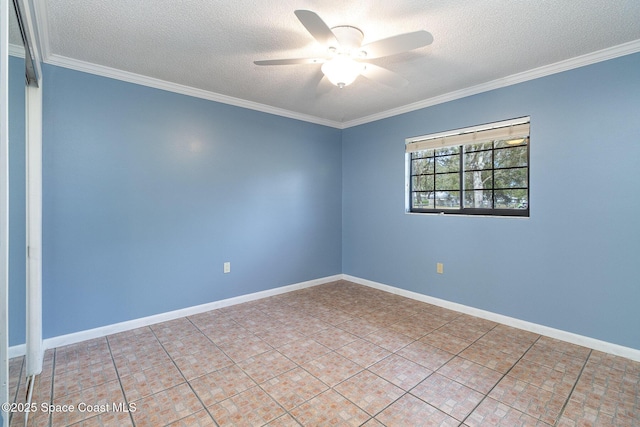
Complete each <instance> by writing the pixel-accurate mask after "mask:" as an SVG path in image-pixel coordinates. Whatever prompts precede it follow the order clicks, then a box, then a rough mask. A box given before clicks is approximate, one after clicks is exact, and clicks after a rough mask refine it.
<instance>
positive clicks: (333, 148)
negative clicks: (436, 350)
mask: <svg viewBox="0 0 640 427" xmlns="http://www.w3.org/2000/svg"><path fill="white" fill-rule="evenodd" d="M639 69H640V54H635V55H631V56H626V57H622V58H618V59H615V60H611V61H607V62H603V63H599V64H595V65H591V66H588V67H584V68H580V69H576V70H572V71H568V72H565V73H561V74H556V75H553V76H549V77H545V78H542V79H538V80H534V81H530V82H526V83H522V84H518V85H514V86H510V87H507V88H503V89H500V90H494V91H491V92H487V93H483V94H479V95H476V96H471V97H468V98H464V99H460V100H456V101H452V102H449V103H445V104H441V105H437V106H434V107H430V108H425V109H422V110H419V111H415V112H412V113H407V114H403V115H400V116H396V117H392V118H389V119H385V120H380V121H377V122H373V123H369V124H366V125H362V126H357V127H353V128H349V129H346V130H344V131H339V130H336V129H331V128H327V127H323V126H318V125H313V124H309V123H304V122H300V121H296V120H291V119H286V118H281V117H278V116H273V115H268V114H264V113H260V112H255V111H250V110H245V109H241V108H236V107H232V106H228V105H222V104H218V103H215V102H210V101H205V100H201V99H195V98H190V97H187V96H182V95H177V94H173V93H168V92H164V91H161V90H156V89H151V88H147V87H142V86H137V85H133V84H128V83H124V82H121V81H115V80H111V79H106V78H102V77H97V76H93V75H89V74H84V73H80V72H75V71H71V70H67V69H63V68H58V67H53V66H47V65H45V67H44V79H45V85H44V88H45V89H44V123H43V125H44V135H43V145H44V153H43V154H44V167H43V168H44V170H43V173H44V212H43V214H44V224H43V226H44V230H43V231H44V247H43V252H44V253H43V256H44V266H43V282H44V283H43V304H44V312H43V321H44V337H45V338H48V337H53V336H58V335H62V334H67V333H72V332H76V331H81V330H86V329H90V328H94V327H99V326H104V325H108V324H112V323H116V322H121V321H126V320H130V319H135V318H139V317H143V316H148V315H153V314H157V313H162V312H166V311H169V310H174V309H179V308H184V307H189V306H192V305H196V304H202V303H206V302H209V301H216V300H220V299H223V298H228V297H233V296H237V295H243V294H247V293H251V292H256V291H260V290H265V289H270V288H274V287H278V286H282V285H287V284H291V283H297V282H301V281H305V280H310V279H315V278H319V277H325V276H329V275H333V274H337V273H341V272H342V273H345V274H350V275H354V276H357V277H362V278H366V279H370V280H374V281H378V282H381V283H385V284H389V285H392V286H397V287H400V288H403V289H407V290H411V291H415V292H419V293H423V294H426V295H431V296H434V297H438V298H443V299H446V300H449V301H454V302H458V303H462V304H466V305H469V306H473V307H477V308H481V309H485V310H489V311H492V312H495V313H500V314H504V315H507V316H512V317H516V318H519V319H523V320H527V321H531V322H535V323H539V324H542V325H547V326H550V327H554V328H558V329H562V330H566V331H570V332H574V333H578V334H582V335H586V336H589V337H593V338H597V339H602V340H605V341H609V342H613V343H617V344H621V345H624V346H629V347H632V348H640V327H638V325H640V310H638V308H637V302H638V301H640V281H639V280H638V279H637V274H636V269H637V267H636V266H637V262H638V254H640V221H638V219H637V217H638V212H640V197H638V196H637V189H638V188H640V172H639V171H640V168H639V167H638V165H640V124H639V120H638V117H640V79H638V73H637V70H639ZM525 115H528V116H531V198H530V200H531V217H530V218H528V219H516V218H483V217H449V216H431V215H429V216H424V215H407V214H405V213H404V151H403V150H404V139H405V138H406V137H410V136H416V135H421V134H427V133H432V132H438V131H443V130H449V129H455V128H460V127H467V126H472V125H476V124H481V123H486V122H492V121H498V120H504V119H509V118H514V117H519V116H525ZM19 155H20V154H19V153H18V156H19ZM15 173H18V172H15ZM12 206H13V205H12ZM13 227H14V224H12V232H13V230H14V228H13ZM17 227H18V228H20V227H23V225H20V224H18V225H17ZM225 261H230V262H231V263H232V272H231V274H223V273H222V263H223V262H225ZM436 262H442V263H444V268H445V274H443V275H438V274H436V273H435V264H436ZM22 280H23V279H22ZM14 296H15V297H18V294H15V295H13V296H12V298H13V297H14ZM20 298H21V301H20V302H19V304H21V305H22V307H23V306H24V296H21V297H20ZM11 308H12V310H13V308H14V301H13V300H12V302H11ZM13 313H18V311H15V310H14V311H13ZM21 316H22V317H21V318H22V319H23V318H24V313H22V314H21ZM11 328H12V337H14V336H15V337H23V336H24V325H23V323H20V322H17V321H13V318H12V323H11ZM16 339H17V338H16ZM19 342H23V341H15V340H14V341H12V344H15V343H19Z"/></svg>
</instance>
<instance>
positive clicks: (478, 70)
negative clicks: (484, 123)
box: [34, 0, 640, 127]
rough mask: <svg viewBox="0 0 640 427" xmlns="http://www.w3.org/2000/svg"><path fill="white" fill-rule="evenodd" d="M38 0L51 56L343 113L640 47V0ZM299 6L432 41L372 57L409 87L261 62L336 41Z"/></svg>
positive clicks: (343, 117) (388, 107)
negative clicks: (342, 83) (312, 31)
mask: <svg viewBox="0 0 640 427" xmlns="http://www.w3.org/2000/svg"><path fill="white" fill-rule="evenodd" d="M34 2H35V3H34V8H35V11H36V17H37V26H38V33H39V40H40V49H41V52H42V54H43V58H44V60H45V62H50V63H55V64H58V65H64V66H69V67H73V68H78V69H84V70H85V71H87V70H88V71H90V72H95V73H98V74H103V75H110V76H115V77H118V78H124V79H125V80H126V79H129V80H132V79H133V77H132V76H136V79H138V80H136V81H142V82H143V83H144V79H142V78H140V76H146V77H149V78H152V79H154V80H149V82H155V83H151V85H155V86H160V87H162V84H160V83H159V82H165V83H167V84H168V85H174V86H175V87H176V88H182V89H183V90H182V91H183V92H185V93H188V91H189V90H191V89H193V92H194V93H195V94H196V95H197V96H203V94H205V95H206V96H205V97H207V96H208V97H211V98H212V99H219V100H222V101H225V100H227V101H229V102H230V103H236V104H238V103H240V104H241V103H242V102H247V104H248V105H249V106H250V108H257V109H263V108H262V106H264V109H265V110H266V111H270V109H271V107H273V109H272V110H273V111H275V112H278V111H280V112H284V113H285V115H287V114H288V113H291V116H293V117H300V118H302V119H308V120H310V121H317V122H318V123H326V124H330V125H335V126H337V127H341V126H342V127H344V126H345V125H346V126H348V125H352V124H357V123H359V122H362V121H366V120H367V118H373V117H377V116H380V115H381V114H382V115H384V114H385V113H386V112H389V111H394V110H398V109H401V108H403V107H405V106H407V105H414V104H416V103H420V102H424V101H425V100H432V99H439V98H443V97H445V98H446V94H450V93H460V92H461V91H462V92H463V91H464V90H467V89H469V88H479V87H483V85H485V86H486V84H487V83H488V82H495V81H498V80H500V81H507V82H508V79H506V78H508V77H509V76H513V75H519V74H522V73H525V72H527V71H529V70H533V69H538V68H540V67H547V66H549V65H551V64H557V63H562V62H564V61H567V60H570V59H572V58H576V57H581V56H584V55H588V54H592V53H593V52H597V51H601V50H603V49H610V48H612V47H617V51H618V52H620V51H622V52H623V54H624V53H631V52H634V51H639V50H640V24H638V23H639V22H640V1H638V0H608V1H607V0H580V1H568V0H537V1H524V0H483V1H477V0H433V1H429V0H396V1H393V2H389V1H378V0H370V1H353V2H344V1H335V0H323V1H319V0H315V1H312V0H306V1H304V0H300V1H295V0H294V1H273V0H269V1H264V0H233V1H231V0H183V1H176V0H146V1H144V0H109V1H104V0H34ZM296 9H309V10H312V11H314V12H316V13H317V14H318V15H319V16H320V17H322V19H323V20H324V21H325V22H326V23H327V25H328V26H329V27H333V26H337V25H345V24H347V25H353V26H356V27H358V28H360V29H361V30H362V31H363V32H364V41H363V43H367V42H370V41H374V40H377V39H381V38H385V37H389V36H392V35H395V34H399V33H404V32H410V31H416V30H427V31H429V32H430V33H431V34H432V35H433V37H434V42H433V44H431V45H430V46H427V47H424V48H420V49H416V50H414V51H411V52H408V53H404V54H400V55H396V56H393V57H387V58H380V59H376V60H372V62H374V63H375V64H378V65H381V66H384V67H387V68H389V69H390V70H393V71H395V72H397V73H398V74H400V75H402V76H403V77H404V78H406V79H407V80H409V82H410V83H409V85H408V86H406V87H404V88H402V89H392V88H389V87H386V86H383V85H381V84H379V83H375V82H372V81H370V80H367V79H365V78H362V77H360V78H358V79H357V80H356V81H355V82H354V83H353V84H352V85H351V86H348V87H346V88H344V89H338V88H337V87H329V88H326V87H324V88H323V87H320V89H318V87H317V86H318V82H319V81H320V79H321V78H322V73H321V71H320V67H319V65H287V66H274V67H258V66H256V65H254V64H253V61H254V60H262V59H279V58H291V57H294V58H295V57H307V56H319V55H320V56H321V55H323V54H324V52H325V50H324V49H323V47H322V46H320V45H318V43H317V42H316V41H315V40H314V39H313V38H312V37H311V36H310V35H309V33H308V32H307V31H306V30H305V28H304V27H303V26H302V24H301V23H300V22H299V21H298V19H297V18H296V16H295V15H294V13H293V12H294V10H296ZM621 45H622V46H623V47H624V49H622V48H621V47H620V46H621ZM625 49H626V50H625ZM187 88H188V89H187ZM327 89H328V90H327ZM178 91H180V90H178Z"/></svg>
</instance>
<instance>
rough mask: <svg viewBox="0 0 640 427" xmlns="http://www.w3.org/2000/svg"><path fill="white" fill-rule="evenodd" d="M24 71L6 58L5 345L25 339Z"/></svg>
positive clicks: (21, 65) (14, 59)
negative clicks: (7, 341)
mask: <svg viewBox="0 0 640 427" xmlns="http://www.w3.org/2000/svg"><path fill="white" fill-rule="evenodd" d="M25 205H26V201H25V68H24V59H23V58H17V57H14V56H10V57H9V248H10V249H9V325H10V328H9V345H10V346H13V345H18V344H24V342H25V339H26V326H25V325H26V299H25V298H26V291H27V288H26V274H27V273H26V268H27V267H26V219H25V218H26V211H25Z"/></svg>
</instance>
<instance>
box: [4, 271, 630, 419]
mask: <svg viewBox="0 0 640 427" xmlns="http://www.w3.org/2000/svg"><path fill="white" fill-rule="evenodd" d="M23 365H24V360H23V358H17V359H13V360H11V365H10V371H11V393H12V396H16V399H17V401H18V402H20V401H21V400H23V399H24V395H25V390H26V385H25V383H24V380H22V379H21V377H22V375H21V372H22V369H23V368H24V366H23ZM32 401H33V402H34V403H35V404H36V407H37V411H36V412H33V413H31V414H30V415H29V425H30V426H54V427H58V426H67V425H73V426H107V425H113V426H138V427H142V426H152V427H159V426H169V425H170V426H216V425H219V426H263V425H268V426H300V425H302V426H366V427H376V426H402V427H406V426H423V425H424V426H466V427H475V426H481V425H489V426H509V427H513V426H562V427H568V426H617V427H619V426H639V425H640V363H638V362H634V361H631V360H628V359H624V358H620V357H616V356H612V355H608V354H605V353H601V352H598V351H594V350H590V349H588V348H584V347H579V346H576V345H572V344H568V343H565V342H562V341H557V340H554V339H550V338H547V337H543V336H540V335H536V334H533V333H530V332H525V331H522V330H518V329H514V328H510V327H507V326H504V325H500V324H496V323H494V322H490V321H487V320H483V319H479V318H476V317H472V316H468V315H464V314H460V313H458V312H454V311H450V310H447V309H444V308H441V307H436V306H433V305H429V304H425V303H421V302H418V301H415V300H411V299H407V298H403V297H400V296H397V295H393V294H389V293H386V292H382V291H379V290H375V289H371V288H367V287H364V286H360V285H356V284H353V283H349V282H344V281H340V282H335V283H330V284H325V285H321V286H316V287H313V288H308V289H304V290H299V291H295V292H290V293H287V294H282V295H278V296H273V297H269V298H265V299H262V300H257V301H253V302H249V303H244V304H239V305H235V306H231V307H226V308H222V309H218V310H213V311H209V312H206V313H203V314H198V315H194V316H189V317H185V318H181V319H177V320H172V321H169V322H165V323H160V324H156V325H152V326H150V327H144V328H140V329H136V330H132V331H128V332H123V333H119V334H115V335H110V336H107V337H106V338H100V339H95V340H91V341H86V342H82V343H79V344H74V345H70V346H66V347H61V348H56V349H53V350H48V351H47V352H46V355H45V362H44V370H43V373H42V374H41V375H40V376H39V377H38V378H37V382H36V385H35V387H34V395H33V399H32ZM50 405H53V406H50ZM62 405H71V407H72V408H74V411H73V412H65V411H64V409H65V407H64V406H62ZM128 408H130V409H131V411H127V409H128ZM43 409H45V410H43ZM134 409H135V411H134ZM10 424H11V426H18V425H23V424H24V413H15V414H14V415H13V417H12V419H11V423H10Z"/></svg>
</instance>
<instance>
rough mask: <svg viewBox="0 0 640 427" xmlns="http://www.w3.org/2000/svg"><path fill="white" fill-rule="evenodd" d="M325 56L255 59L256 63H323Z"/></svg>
mask: <svg viewBox="0 0 640 427" xmlns="http://www.w3.org/2000/svg"><path fill="white" fill-rule="evenodd" d="M324 61H325V59H324V58H289V59H267V60H264V61H253V63H254V64H256V65H295V64H322V63H323V62H324Z"/></svg>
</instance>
